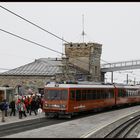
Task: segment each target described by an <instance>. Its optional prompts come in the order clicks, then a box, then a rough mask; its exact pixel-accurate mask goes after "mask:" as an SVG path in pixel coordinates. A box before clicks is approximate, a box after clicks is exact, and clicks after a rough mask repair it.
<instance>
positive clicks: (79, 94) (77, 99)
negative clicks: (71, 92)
mask: <svg viewBox="0 0 140 140" xmlns="http://www.w3.org/2000/svg"><path fill="white" fill-rule="evenodd" d="M80 100H81V90H76V101H80Z"/></svg>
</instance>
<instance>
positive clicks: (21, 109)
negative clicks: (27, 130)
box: [17, 100, 27, 119]
mask: <svg viewBox="0 0 140 140" xmlns="http://www.w3.org/2000/svg"><path fill="white" fill-rule="evenodd" d="M17 110H18V112H19V119H22V114H23V115H24V116H25V117H27V115H26V113H25V111H26V107H25V104H24V101H23V100H19V101H18V103H17Z"/></svg>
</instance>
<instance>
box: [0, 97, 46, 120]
mask: <svg viewBox="0 0 140 140" xmlns="http://www.w3.org/2000/svg"><path fill="white" fill-rule="evenodd" d="M39 108H43V98H42V96H38V95H34V96H33V95H31V96H18V98H17V99H13V100H12V101H11V102H10V103H8V102H7V101H6V100H5V99H4V100H3V101H2V102H1V103H0V110H1V111H2V122H5V116H7V112H8V110H9V109H10V116H12V115H13V116H16V114H18V115H19V119H22V117H23V115H24V116H25V117H27V113H28V114H29V115H32V112H34V114H35V115H37V110H38V109H39Z"/></svg>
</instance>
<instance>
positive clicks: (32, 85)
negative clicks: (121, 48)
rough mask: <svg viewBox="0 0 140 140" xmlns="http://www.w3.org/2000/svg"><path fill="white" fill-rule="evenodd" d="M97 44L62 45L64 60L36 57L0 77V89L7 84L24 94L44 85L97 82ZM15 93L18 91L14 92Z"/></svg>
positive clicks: (98, 63) (98, 64) (99, 52)
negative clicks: (64, 82) (63, 82)
mask: <svg viewBox="0 0 140 140" xmlns="http://www.w3.org/2000/svg"><path fill="white" fill-rule="evenodd" d="M101 46H102V45H101V44H98V43H87V44H86V43H71V44H65V55H66V56H65V57H62V58H40V59H37V60H35V61H34V62H32V63H29V64H26V65H23V66H20V67H18V68H15V69H12V70H9V71H6V72H3V73H1V74H0V86H3V85H9V86H11V87H15V88H19V87H20V89H21V92H24V93H25V92H26V93H27V92H28V90H29V89H31V90H32V91H35V92H38V91H41V90H42V89H43V88H44V85H45V84H46V83H47V82H51V81H56V82H61V81H68V80H72V81H77V80H84V81H95V82H99V81H101V72H100V56H101V52H102V48H101ZM17 92H19V91H17Z"/></svg>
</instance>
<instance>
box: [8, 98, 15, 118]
mask: <svg viewBox="0 0 140 140" xmlns="http://www.w3.org/2000/svg"><path fill="white" fill-rule="evenodd" d="M9 107H10V108H11V112H10V116H12V114H13V116H15V115H16V106H15V100H12V101H11V102H10V105H9Z"/></svg>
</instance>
